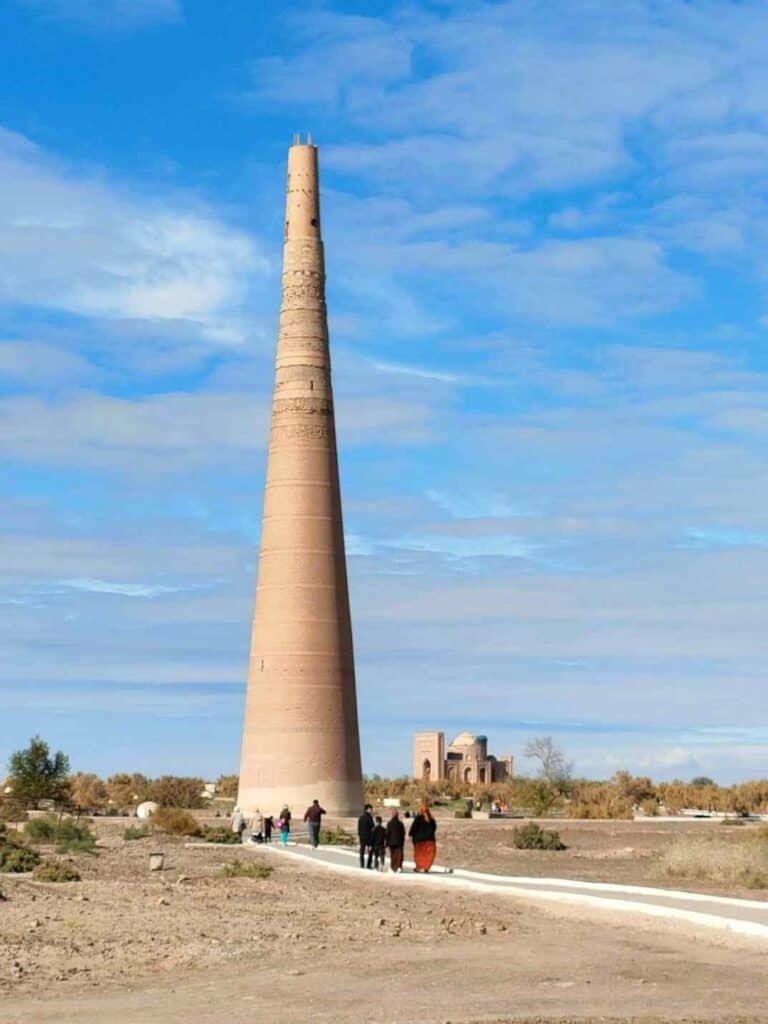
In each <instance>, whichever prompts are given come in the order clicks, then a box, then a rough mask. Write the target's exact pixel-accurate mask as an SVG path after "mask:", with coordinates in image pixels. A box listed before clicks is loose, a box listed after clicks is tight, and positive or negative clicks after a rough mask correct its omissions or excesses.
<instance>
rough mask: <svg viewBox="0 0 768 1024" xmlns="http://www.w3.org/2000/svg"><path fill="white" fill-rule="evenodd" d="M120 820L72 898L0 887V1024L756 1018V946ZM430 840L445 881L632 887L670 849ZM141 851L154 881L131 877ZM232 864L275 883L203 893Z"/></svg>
mask: <svg viewBox="0 0 768 1024" xmlns="http://www.w3.org/2000/svg"><path fill="white" fill-rule="evenodd" d="M125 824H126V822H125V821H114V820H110V819H100V820H98V821H97V822H96V824H95V828H96V831H97V832H98V834H99V837H100V842H99V847H100V852H99V856H98V857H88V856H79V857H77V858H76V860H77V866H78V870H79V871H80V872H81V874H82V876H83V881H82V882H80V883H76V882H75V883H66V884H58V885H52V884H44V883H35V882H32V881H31V880H30V879H28V878H26V877H15V878H14V877H13V876H8V875H5V876H2V878H1V879H0V889H2V891H3V893H4V894H5V897H6V899H5V900H4V901H2V902H0V1022H1V1024H16V1022H22V1021H23V1022H24V1024H28V1022H31V1024H37V1022H39V1024H54V1022H55V1024H69V1022H74V1021H77V1022H78V1024H84V1022H85V1024H90V1022H101V1021H105V1022H109V1024H129V1022H130V1024H133V1022H139V1021H141V1022H142V1024H144V1022H147V1024H171V1022H174V1024H175V1022H177V1021H184V1022H185V1024H219V1022H222V1021H230V1022H233V1024H240V1022H246V1021H248V1022H254V1021H260V1020H269V1019H271V1018H274V1019H275V1020H280V1021H281V1024H292V1022H294V1021H295V1022H299V1021H301V1022H305V1021H328V1022H330V1021H334V1022H339V1024H352V1022H354V1024H360V1022H370V1024H406V1022H409V1024H410V1022H414V1024H415V1022H418V1024H448V1022H451V1024H469V1022H480V1021H483V1022H488V1024H489V1022H497V1024H498V1022H502V1021H552V1022H554V1021H557V1022H559V1024H566V1022H569V1021H579V1022H587V1021H598V1020H599V1021H602V1022H604V1024H607V1022H608V1021H611V1020H615V1021H619V1020H620V1021H623V1022H628V1021H634V1022H635V1024H640V1022H651V1021H653V1022H660V1021H682V1020H686V1021H694V1020H701V1021H704V1020H706V1021H728V1022H736V1021H744V1022H746V1021H755V1022H756V1021H765V1020H768V1016H767V1015H766V1014H765V1011H764V1009H763V1008H764V1007H766V1006H768V972H767V971H766V968H767V967H768V949H766V947H765V945H764V944H758V943H756V942H750V941H748V940H734V939H729V940H726V939H725V938H723V937H722V936H721V935H719V934H717V935H715V934H700V933H699V934H697V933H694V932H692V931H689V930H686V928H685V927H683V926H681V925H675V924H672V923H664V924H663V923H661V922H651V921H650V920H649V919H647V918H641V917H639V918H637V919H636V920H635V919H631V920H630V919H628V918H627V916H626V915H622V916H618V915H610V914H607V913H603V912H596V911H585V910H581V909H580V910H578V911H577V910H576V909H575V908H567V907H561V908H558V909H557V910H556V911H553V910H552V909H546V910H543V909H541V908H540V906H534V905H532V904H528V903H526V902H525V901H523V900H519V899H517V898H512V897H509V896H506V897H501V896H498V897H497V896H477V895H473V894H471V893H466V892H463V893H462V892H446V893H443V892H441V891H439V890H436V889H435V888H430V889H429V890H428V891H427V890H425V891H423V892H419V891H418V890H417V889H414V886H413V885H412V884H408V885H403V884H402V883H401V880H400V879H398V878H396V877H393V878H392V880H391V882H390V883H388V884H386V885H381V884H378V885H375V886H374V885H368V884H366V883H365V881H364V879H363V878H361V879H360V880H358V879H354V878H349V877H348V876H339V875H336V874H333V873H330V872H324V871H323V870H322V869H312V868H311V866H310V867H305V866H304V865H303V864H302V865H298V864H296V863H295V862H293V861H290V860H288V859H284V860H281V859H280V856H279V855H276V856H265V855H263V854H261V855H259V854H256V855H253V854H251V853H250V851H249V852H248V853H244V852H242V851H239V850H238V849H237V848H236V847H235V848H232V849H229V848H225V847H211V848H205V849H201V848H186V847H185V846H184V842H183V841H182V840H177V839H169V838H167V837H152V838H149V839H141V840H137V841H133V842H125V841H124V840H123V838H122V831H123V828H124V827H125ZM440 824H441V826H442V827H441V838H442V847H441V858H440V859H441V860H443V861H445V860H449V861H450V862H451V863H453V864H455V865H456V866H458V865H460V864H461V865H462V866H469V867H475V868H482V869H484V870H500V871H505V872H514V873H524V874H537V875H544V874H551V875H553V874H557V875H561V876H564V877H582V878H598V877H599V878H602V879H605V880H621V881H643V882H647V881H649V880H650V878H649V876H647V875H646V874H644V872H646V870H651V868H650V867H649V864H646V861H649V862H650V861H651V859H652V858H650V857H649V856H647V854H648V853H649V852H651V851H652V850H653V848H654V844H658V842H666V841H668V839H667V836H668V835H669V833H667V832H664V833H663V835H662V836H661V837H659V838H653V835H652V834H651V833H650V832H648V831H646V830H647V829H648V828H649V827H650V828H653V826H648V825H647V824H643V825H639V826H633V825H632V823H617V822H614V823H609V824H602V825H601V824H596V823H574V824H573V825H571V824H568V825H567V826H566V827H564V828H563V829H562V834H563V836H564V837H565V838H566V841H568V842H572V843H573V848H572V850H569V851H567V852H566V853H564V854H557V855H554V856H555V857H556V858H557V859H556V860H555V861H553V860H552V856H553V855H551V854H550V855H547V854H519V855H517V854H515V855H513V856H510V854H509V853H508V852H507V850H506V846H505V841H504V832H503V830H505V829H507V828H509V827H511V826H510V825H507V823H501V822H498V823H496V822H494V823H483V822H477V823H474V822H461V821H456V822H454V821H450V822H449V821H447V820H446V821H442V822H441V823H440ZM499 827H500V828H501V830H502V831H496V829H497V828H499ZM673 827H674V826H667V828H673ZM686 827H693V828H697V829H698V828H700V827H702V826H686ZM703 827H709V828H712V827H713V826H711V825H710V826H703ZM630 847H631V848H632V849H633V850H635V851H637V856H634V855H632V856H630V855H629V854H627V853H626V852H625V851H626V850H627V849H628V848H630ZM154 849H162V850H163V851H164V852H165V854H166V867H165V870H164V871H163V872H160V873H152V874H150V872H149V871H148V854H149V852H150V850H154ZM590 851H592V852H591V853H590ZM622 851H624V852H622ZM238 856H239V857H240V858H241V859H243V860H245V859H246V858H247V859H248V861H249V862H250V860H252V859H253V857H254V856H255V857H256V858H257V859H258V857H259V856H261V857H262V858H263V859H264V860H265V861H266V862H267V863H269V864H271V865H273V867H274V871H273V873H272V875H271V876H270V877H269V878H268V879H266V880H261V881H258V880H254V879H247V878H234V879H225V878H221V877H218V876H217V871H218V869H219V868H220V866H221V865H222V864H224V863H226V862H228V861H231V860H233V859H234V858H235V857H238ZM632 864H634V868H632V867H631V865H632ZM633 870H634V871H635V874H634V875H633V874H632V871H633ZM654 881H658V879H654ZM750 895H751V896H754V895H755V894H754V893H753V892H752V893H750Z"/></svg>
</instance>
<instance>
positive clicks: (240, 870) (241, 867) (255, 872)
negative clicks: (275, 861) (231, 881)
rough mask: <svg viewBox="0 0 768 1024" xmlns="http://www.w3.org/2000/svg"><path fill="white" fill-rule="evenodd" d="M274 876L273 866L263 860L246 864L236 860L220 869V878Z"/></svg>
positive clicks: (262, 877)
mask: <svg viewBox="0 0 768 1024" xmlns="http://www.w3.org/2000/svg"><path fill="white" fill-rule="evenodd" d="M271 874H272V865H271V864H265V863H264V861H263V860H254V861H252V862H250V863H248V864H244V863H243V862H242V861H241V860H238V859H237V858H235V860H233V861H230V862H229V864H223V865H222V866H221V868H220V869H219V877H220V878H258V879H264V878H269V876H270V875H271Z"/></svg>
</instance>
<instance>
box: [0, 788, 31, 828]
mask: <svg viewBox="0 0 768 1024" xmlns="http://www.w3.org/2000/svg"><path fill="white" fill-rule="evenodd" d="M28 817H29V815H28V814H27V809H26V807H25V806H24V802H23V801H22V800H16V799H14V797H13V794H12V793H5V794H4V795H2V796H0V822H6V821H7V822H13V823H14V824H20V823H21V822H23V821H26V820H27V818H28Z"/></svg>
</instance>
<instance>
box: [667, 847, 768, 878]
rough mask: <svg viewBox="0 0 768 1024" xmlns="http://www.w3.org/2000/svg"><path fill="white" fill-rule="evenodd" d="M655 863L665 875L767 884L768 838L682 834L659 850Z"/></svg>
mask: <svg viewBox="0 0 768 1024" xmlns="http://www.w3.org/2000/svg"><path fill="white" fill-rule="evenodd" d="M658 867H659V871H660V873H661V874H662V875H664V876H665V877H667V878H688V879H696V880H698V881H702V882H715V883H717V884H718V885H743V886H745V887H747V888H750V889H766V888H768V842H766V840H765V839H763V838H761V837H760V836H756V837H755V838H754V839H747V840H746V841H741V840H740V839H738V840H737V839H734V840H732V841H729V840H727V839H725V838H724V837H723V838H721V837H719V836H700V837H695V838H693V837H688V836H681V837H679V838H678V839H676V840H675V841H674V842H673V843H671V844H670V846H668V847H667V848H666V849H665V850H662V851H661V853H660V854H659V856H658Z"/></svg>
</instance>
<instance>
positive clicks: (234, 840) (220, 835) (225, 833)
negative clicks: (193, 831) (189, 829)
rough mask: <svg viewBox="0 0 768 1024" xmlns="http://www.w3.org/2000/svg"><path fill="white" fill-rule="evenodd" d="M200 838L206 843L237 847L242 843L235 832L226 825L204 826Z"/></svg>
mask: <svg viewBox="0 0 768 1024" xmlns="http://www.w3.org/2000/svg"><path fill="white" fill-rule="evenodd" d="M200 838H201V839H203V840H204V841H205V842H206V843H227V844H228V845H237V846H239V845H240V844H241V842H242V840H241V839H240V836H239V835H238V834H237V832H233V831H232V829H231V828H227V827H226V825H204V826H203V828H202V829H201V830H200Z"/></svg>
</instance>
